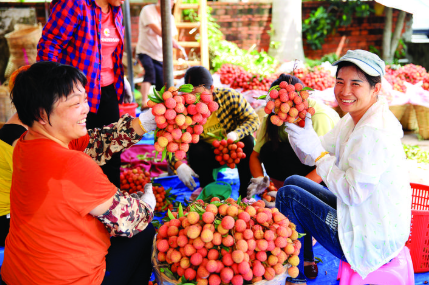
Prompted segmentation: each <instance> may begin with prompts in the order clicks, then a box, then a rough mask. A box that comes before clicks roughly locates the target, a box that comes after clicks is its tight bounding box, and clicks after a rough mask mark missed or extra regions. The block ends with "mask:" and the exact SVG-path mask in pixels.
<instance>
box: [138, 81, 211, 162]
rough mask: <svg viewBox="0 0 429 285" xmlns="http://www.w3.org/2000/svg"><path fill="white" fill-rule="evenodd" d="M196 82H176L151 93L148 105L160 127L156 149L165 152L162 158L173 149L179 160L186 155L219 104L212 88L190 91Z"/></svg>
mask: <svg viewBox="0 0 429 285" xmlns="http://www.w3.org/2000/svg"><path fill="white" fill-rule="evenodd" d="M192 91H193V86H192V85H191V84H185V85H182V86H180V87H179V89H177V88H175V87H174V86H172V87H170V88H168V90H165V88H164V87H163V88H162V89H161V90H160V91H159V92H158V91H157V90H155V89H154V94H153V95H152V96H149V101H148V102H147V105H148V107H150V108H152V114H153V115H154V116H155V122H156V125H157V129H156V130H155V144H154V146H155V150H156V151H157V152H162V160H164V159H165V157H166V156H167V154H168V155H169V156H170V158H171V155H172V154H173V153H174V155H175V157H176V158H177V159H179V160H181V159H184V158H185V156H186V152H187V151H188V150H189V144H190V143H198V141H199V139H200V134H201V133H202V132H203V125H204V124H205V123H206V122H207V118H208V117H210V115H211V113H212V112H214V111H216V110H217V109H218V108H219V105H218V103H217V102H215V101H213V95H212V94H210V93H209V92H206V91H205V92H201V93H196V94H191V92H192Z"/></svg>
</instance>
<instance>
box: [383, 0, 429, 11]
mask: <svg viewBox="0 0 429 285" xmlns="http://www.w3.org/2000/svg"><path fill="white" fill-rule="evenodd" d="M375 2H378V3H380V4H381V5H384V6H386V7H391V8H395V9H398V10H402V11H405V12H407V13H411V14H422V13H426V14H428V13H429V1H428V0H407V1H403V0H375Z"/></svg>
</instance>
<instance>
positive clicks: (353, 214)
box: [316, 96, 412, 278]
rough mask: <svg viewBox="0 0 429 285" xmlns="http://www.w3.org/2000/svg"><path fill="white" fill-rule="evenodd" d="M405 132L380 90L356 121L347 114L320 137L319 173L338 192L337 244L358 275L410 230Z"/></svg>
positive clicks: (386, 257) (391, 253)
mask: <svg viewBox="0 0 429 285" xmlns="http://www.w3.org/2000/svg"><path fill="white" fill-rule="evenodd" d="M403 135H404V133H403V131H402V127H401V125H400V123H399V122H398V120H397V119H396V118H395V116H394V115H393V114H392V113H391V112H390V110H389V106H388V104H387V101H386V100H385V98H384V97H382V96H380V98H379V99H378V101H377V102H376V103H375V104H374V105H373V106H371V108H370V109H369V110H368V111H367V112H366V113H365V115H364V116H363V117H362V118H361V119H360V121H359V122H358V124H357V125H356V126H355V125H354V122H353V119H352V118H351V116H350V114H347V115H346V116H344V117H343V118H342V119H341V120H340V121H339V122H338V124H337V125H336V126H335V127H334V128H333V129H332V130H331V131H330V132H329V133H327V134H326V135H324V136H323V137H321V138H320V139H321V143H322V146H323V147H324V148H325V149H326V151H328V152H329V155H326V156H324V157H323V158H322V159H320V160H319V161H318V162H317V163H316V165H317V173H318V174H319V175H320V176H321V177H322V179H323V181H324V182H325V184H326V185H327V186H328V188H329V190H330V191H331V192H332V193H334V194H335V195H336V196H337V198H338V199H337V219H338V236H339V239H340V243H341V247H342V249H343V251H344V255H345V257H346V258H347V261H348V262H349V264H350V266H351V267H352V269H354V270H355V271H357V272H358V273H359V275H360V276H361V277H362V278H365V277H366V276H367V275H368V274H369V273H371V272H372V271H375V270H377V269H378V268H379V267H380V266H382V265H383V264H385V263H387V262H389V261H390V260H391V259H392V258H394V257H396V256H397V255H398V253H399V251H400V250H401V249H402V248H403V246H404V245H405V242H406V241H407V239H408V236H409V233H410V222H411V194H412V192H411V187H410V181H409V175H408V171H407V169H406V168H405V159H406V158H405V154H404V150H403V148H402V144H401V138H402V137H403Z"/></svg>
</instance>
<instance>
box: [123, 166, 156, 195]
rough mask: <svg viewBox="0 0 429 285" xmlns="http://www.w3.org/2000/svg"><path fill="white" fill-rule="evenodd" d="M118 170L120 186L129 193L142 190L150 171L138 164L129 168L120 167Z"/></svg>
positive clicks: (148, 180)
mask: <svg viewBox="0 0 429 285" xmlns="http://www.w3.org/2000/svg"><path fill="white" fill-rule="evenodd" d="M120 172H121V174H120V176H119V178H120V181H121V184H120V188H121V189H122V190H125V191H128V193H130V194H132V193H135V192H138V191H142V192H144V186H145V185H146V183H149V182H150V172H149V171H145V170H144V169H142V168H141V167H140V166H137V167H133V168H131V169H124V168H121V170H120Z"/></svg>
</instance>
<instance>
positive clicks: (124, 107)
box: [119, 103, 139, 117]
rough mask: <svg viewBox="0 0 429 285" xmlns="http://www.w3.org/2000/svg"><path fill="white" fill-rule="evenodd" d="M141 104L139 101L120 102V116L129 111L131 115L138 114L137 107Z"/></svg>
mask: <svg viewBox="0 0 429 285" xmlns="http://www.w3.org/2000/svg"><path fill="white" fill-rule="evenodd" d="M138 106H139V105H138V104H137V103H124V104H119V117H121V116H122V115H123V114H125V113H128V114H130V115H131V116H133V117H135V116H136V108H137V107H138Z"/></svg>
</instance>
